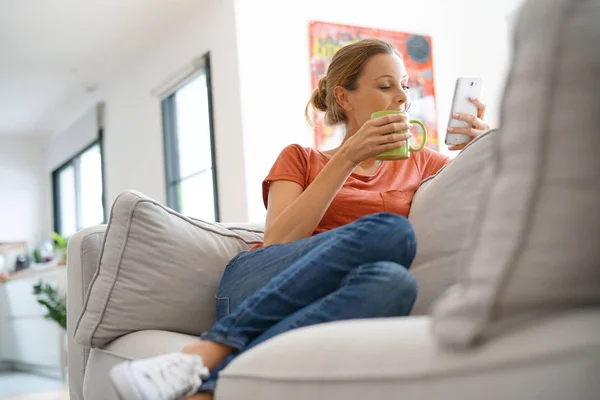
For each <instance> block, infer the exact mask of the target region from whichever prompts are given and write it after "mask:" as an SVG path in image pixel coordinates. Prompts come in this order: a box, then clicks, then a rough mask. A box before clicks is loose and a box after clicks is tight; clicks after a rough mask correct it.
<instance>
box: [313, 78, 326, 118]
mask: <svg viewBox="0 0 600 400" xmlns="http://www.w3.org/2000/svg"><path fill="white" fill-rule="evenodd" d="M312 105H313V107H314V108H316V109H317V110H319V111H323V112H325V111H327V77H325V76H323V77H321V79H319V85H318V87H317V89H316V90H315V92H314V93H313V97H312Z"/></svg>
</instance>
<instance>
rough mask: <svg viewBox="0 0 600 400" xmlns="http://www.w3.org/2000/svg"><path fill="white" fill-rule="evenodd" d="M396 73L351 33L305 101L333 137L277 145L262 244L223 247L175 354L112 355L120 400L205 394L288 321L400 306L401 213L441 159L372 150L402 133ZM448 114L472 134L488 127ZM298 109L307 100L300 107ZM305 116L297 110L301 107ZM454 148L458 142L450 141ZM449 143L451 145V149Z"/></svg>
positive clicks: (404, 288) (384, 313)
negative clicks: (209, 313) (207, 297)
mask: <svg viewBox="0 0 600 400" xmlns="http://www.w3.org/2000/svg"><path fill="white" fill-rule="evenodd" d="M407 84H408V75H407V73H406V69H405V67H404V63H403V61H402V56H401V55H400V53H399V52H398V50H397V49H396V48H394V47H393V46H391V45H390V44H388V43H385V42H382V41H379V40H371V39H369V40H363V41H360V42H357V43H354V44H351V45H348V46H345V47H343V48H342V49H340V50H339V51H338V52H337V53H336V54H335V56H334V57H333V60H332V62H331V65H330V66H329V68H328V71H327V76H326V77H324V78H322V79H321V80H320V81H319V87H318V89H317V90H316V91H315V92H314V93H313V96H312V99H311V101H310V103H309V105H310V104H312V106H313V107H315V108H316V109H318V110H320V111H323V112H325V121H326V123H328V124H331V125H333V124H344V125H345V127H346V135H345V138H344V140H343V142H342V144H341V145H340V146H339V147H337V148H335V149H333V150H329V151H325V152H319V151H317V150H314V149H310V148H303V147H300V146H298V145H291V146H288V147H286V148H285V149H284V150H283V151H282V153H281V154H280V156H279V158H278V159H277V161H276V162H275V164H274V165H273V168H272V169H271V171H270V173H269V175H268V176H267V177H266V179H265V181H264V182H263V196H264V199H265V204H266V206H267V220H266V228H265V237H264V245H262V246H258V248H254V249H252V250H250V251H247V252H243V253H241V254H239V255H237V256H236V257H234V258H233V259H232V260H231V261H230V262H229V264H228V265H227V268H226V269H225V272H224V274H223V278H222V281H221V284H220V287H219V290H218V294H217V298H218V300H217V319H218V321H217V323H216V324H215V325H214V326H213V327H212V328H211V329H209V330H208V331H207V332H204V333H203V334H202V336H201V337H200V340H198V341H197V342H196V343H193V344H191V345H189V346H186V347H185V348H184V349H183V350H182V353H174V354H167V355H163V356H159V357H155V358H151V359H145V360H139V361H133V362H127V363H122V364H120V365H118V366H117V367H115V368H114V369H113V370H112V371H111V379H112V381H113V383H114V385H115V388H116V390H117V391H118V392H119V394H120V396H121V397H122V398H123V399H179V398H186V396H190V397H187V398H188V399H194V400H201V399H211V398H212V392H213V391H214V389H215V385H216V380H217V373H218V372H219V371H220V370H221V369H222V368H224V367H225V366H226V365H227V364H228V363H229V362H231V360H232V359H233V358H234V357H236V356H237V355H239V354H240V353H241V352H243V351H246V350H248V349H249V348H251V347H253V346H256V345H257V344H258V343H261V342H263V341H265V340H267V339H269V338H271V337H273V336H275V335H278V334H280V333H282V332H285V331H289V330H291V329H295V328H299V327H302V326H308V325H313V324H318V323H323V322H328V321H336V320H344V319H353V318H375V317H395V316H405V315H408V314H409V312H410V310H411V308H412V305H413V303H414V301H415V298H416V295H417V285H416V283H415V281H414V279H413V278H412V277H411V275H410V274H409V272H408V268H409V267H410V264H411V262H412V260H413V258H414V256H415V251H416V240H415V236H414V233H413V230H412V228H411V225H410V223H409V222H408V220H407V219H406V216H407V215H408V212H409V208H410V202H411V200H412V196H413V194H414V192H415V191H416V190H417V188H418V186H419V184H420V182H421V181H422V180H423V179H425V178H427V177H428V176H431V175H433V174H435V173H436V172H437V171H438V170H439V169H440V168H442V167H443V166H444V165H445V164H446V163H448V161H449V158H448V157H446V156H444V155H442V154H440V153H437V152H435V151H433V150H430V149H427V148H425V149H423V150H422V151H421V152H418V153H413V154H412V155H411V158H410V159H408V160H403V161H378V160H376V159H375V156H376V155H377V154H379V153H381V152H383V151H386V150H390V149H394V148H396V147H399V146H400V145H401V144H402V142H404V141H405V140H407V139H408V138H409V137H410V136H411V135H410V133H407V134H392V132H396V131H402V130H406V129H409V128H410V127H411V126H410V124H409V123H407V121H406V116H405V115H399V114H393V115H387V116H384V117H381V118H377V119H373V120H370V115H371V113H373V112H374V111H380V110H405V109H406V107H407V104H408V87H407ZM472 101H473V103H475V104H476V105H477V107H478V109H479V113H478V114H479V115H478V117H477V118H475V117H471V116H467V115H459V116H455V118H457V119H462V120H464V121H467V122H469V123H470V124H471V128H464V129H456V130H454V131H453V132H455V133H463V134H467V135H469V136H470V137H472V138H473V137H476V136H478V135H479V134H481V133H482V132H483V131H484V130H486V129H488V126H487V125H486V123H485V122H483V120H482V118H483V114H484V109H485V106H484V105H483V104H481V103H480V102H479V101H478V100H477V99H472ZM307 111H308V106H307ZM307 114H308V113H307ZM461 147H464V145H462V146H461ZM461 147H455V148H454V149H459V148H461Z"/></svg>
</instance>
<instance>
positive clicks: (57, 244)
mask: <svg viewBox="0 0 600 400" xmlns="http://www.w3.org/2000/svg"><path fill="white" fill-rule="evenodd" d="M50 237H51V238H52V240H53V241H54V250H56V249H58V250H60V252H61V253H62V260H66V258H67V244H68V239H67V238H65V237H64V236H62V235H60V234H59V233H56V232H50Z"/></svg>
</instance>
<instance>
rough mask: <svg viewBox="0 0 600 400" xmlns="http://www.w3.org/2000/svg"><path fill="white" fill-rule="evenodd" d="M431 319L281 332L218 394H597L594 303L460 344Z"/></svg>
mask: <svg viewBox="0 0 600 400" xmlns="http://www.w3.org/2000/svg"><path fill="white" fill-rule="evenodd" d="M528 322H531V321H528ZM430 325H431V320H430V317H427V316H419V317H407V318H393V319H392V318H388V319H373V320H354V321H342V322H334V323H328V324H322V325H317V326H313V327H308V328H301V329H298V330H295V331H291V332H288V333H284V334H282V335H280V336H277V337H275V338H273V339H271V340H269V341H266V342H264V343H262V344H260V345H258V346H257V347H255V348H253V349H251V350H249V351H248V352H246V353H243V354H242V355H240V356H239V357H238V358H237V359H235V360H234V361H233V362H232V363H231V364H230V365H229V366H228V367H226V368H225V369H224V370H223V371H222V372H221V374H220V378H219V382H218V384H217V391H216V400H234V399H235V400H237V399H245V400H254V399H256V400H259V399H260V400H281V399H286V400H305V399H323V400H325V399H327V400H332V399H340V400H341V399H344V400H364V399H378V400H388V399H389V400H392V399H393V400H401V399H423V400H433V399H461V400H469V399H473V400H475V399H476V400H480V399H486V400H506V399H534V398H535V399H545V400H558V399H560V400H563V399H592V398H594V397H593V395H594V393H600V392H599V390H600V380H598V379H597V372H596V371H598V367H600V361H599V360H600V336H599V335H598V334H597V332H598V329H600V309H595V310H582V311H578V312H573V313H569V314H563V315H553V316H551V317H548V318H540V319H539V320H536V321H535V323H529V324H528V325H524V326H522V327H521V329H520V330H518V331H514V332H512V333H510V334H507V335H506V336H504V337H502V338H500V339H499V340H496V341H492V342H490V343H486V344H485V345H484V346H481V347H479V348H475V349H471V350H470V351H468V352H456V351H453V350H452V349H447V348H445V347H441V346H439V345H438V342H437V340H436V338H435V337H434V336H433V334H432V332H431V326H430ZM540 338H544V340H540Z"/></svg>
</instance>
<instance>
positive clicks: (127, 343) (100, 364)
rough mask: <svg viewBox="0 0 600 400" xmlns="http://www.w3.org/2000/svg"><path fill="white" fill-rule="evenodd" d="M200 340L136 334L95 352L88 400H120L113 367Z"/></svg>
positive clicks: (87, 381)
mask: <svg viewBox="0 0 600 400" xmlns="http://www.w3.org/2000/svg"><path fill="white" fill-rule="evenodd" d="M194 340H197V338H196V337H195V336H190V335H182V334H180V333H174V332H165V331H143V332H134V333H130V334H128V335H125V336H123V337H121V338H119V339H117V340H114V341H112V342H111V343H109V344H108V345H106V346H104V347H102V348H95V349H92V350H91V352H90V358H89V359H90V362H89V365H88V368H87V369H86V374H85V381H84V383H83V394H84V395H85V400H107V399H117V395H116V393H115V392H114V391H113V388H112V385H111V383H110V381H109V378H108V372H109V371H110V369H111V368H112V367H114V366H115V365H117V364H118V363H120V362H122V361H127V360H138V359H141V358H147V357H154V356H157V355H159V354H164V353H172V352H176V351H180V350H181V349H182V348H183V347H185V346H186V345H188V344H190V343H192V342H193V341H194Z"/></svg>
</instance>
